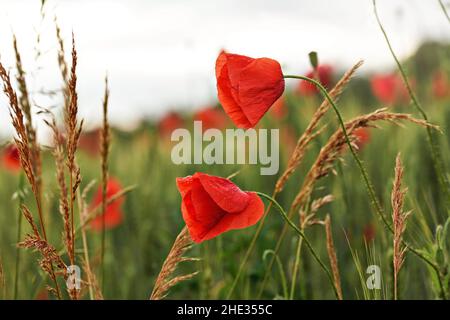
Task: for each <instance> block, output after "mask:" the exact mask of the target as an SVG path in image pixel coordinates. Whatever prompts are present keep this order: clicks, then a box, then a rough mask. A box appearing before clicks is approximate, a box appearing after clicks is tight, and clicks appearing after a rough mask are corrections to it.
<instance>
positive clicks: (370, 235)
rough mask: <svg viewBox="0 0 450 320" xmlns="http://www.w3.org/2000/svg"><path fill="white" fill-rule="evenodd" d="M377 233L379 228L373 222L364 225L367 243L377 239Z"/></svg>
mask: <svg viewBox="0 0 450 320" xmlns="http://www.w3.org/2000/svg"><path fill="white" fill-rule="evenodd" d="M376 233H377V230H376V228H375V225H374V224H373V223H368V224H366V225H365V226H364V230H363V236H364V240H365V241H366V242H367V243H369V242H371V241H373V240H375V236H376Z"/></svg>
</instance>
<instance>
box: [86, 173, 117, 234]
mask: <svg viewBox="0 0 450 320" xmlns="http://www.w3.org/2000/svg"><path fill="white" fill-rule="evenodd" d="M121 190H122V186H121V184H120V182H119V181H118V180H117V179H116V178H114V177H110V178H109V179H108V182H107V184H106V199H111V198H112V197H113V196H114V195H115V194H117V193H118V192H120V191H121ZM102 198H103V197H102V186H101V185H100V186H99V187H98V189H97V192H96V194H95V197H94V200H93V201H92V204H91V208H97V207H99V206H101V203H102ZM124 201H125V198H124V197H119V198H117V199H115V200H114V201H113V202H111V203H110V204H108V205H107V206H106V211H105V228H106V229H112V228H114V227H117V226H118V225H120V224H121V223H122V221H123V213H122V208H121V207H122V204H123V202H124ZM102 226H103V215H101V214H100V215H98V216H96V217H95V218H94V219H93V220H92V221H91V228H92V230H95V231H101V230H102Z"/></svg>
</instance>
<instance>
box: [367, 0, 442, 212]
mask: <svg viewBox="0 0 450 320" xmlns="http://www.w3.org/2000/svg"><path fill="white" fill-rule="evenodd" d="M372 3H373V10H374V13H375V17H376V19H377V22H378V26H379V27H380V29H381V32H382V33H383V36H384V39H385V40H386V43H387V45H388V48H389V51H390V52H391V55H392V57H393V58H394V60H395V63H396V64H397V67H398V70H399V71H400V74H401V76H402V79H403V83H404V84H405V87H406V90H407V91H408V95H409V97H410V98H411V101H412V102H413V105H414V106H415V107H416V109H417V111H418V112H419V113H420V115H421V116H422V118H423V119H424V120H425V121H428V116H427V114H426V113H425V111H424V109H423V107H422V105H421V103H420V102H419V100H418V99H417V97H416V95H415V94H414V92H413V90H412V88H411V85H410V83H409V81H408V77H407V75H406V72H405V69H404V68H403V66H402V64H401V63H400V60H399V59H398V58H397V55H396V54H395V52H394V49H393V48H392V45H391V42H390V41H389V38H388V36H387V33H386V31H385V30H384V27H383V24H382V23H381V20H380V17H379V16H378V11H377V5H376V0H372ZM441 4H442V2H441ZM444 10H445V8H444ZM426 130H427V136H428V144H429V145H430V150H431V158H432V160H433V165H434V170H435V173H436V176H437V178H438V181H439V185H440V189H441V190H442V193H443V196H444V199H445V203H446V207H447V214H449V215H450V211H449V209H450V183H449V181H448V178H447V176H446V174H445V170H444V162H443V160H442V155H441V153H440V149H439V146H438V144H437V141H436V140H435V137H434V134H433V131H432V129H431V128H430V127H427V128H426Z"/></svg>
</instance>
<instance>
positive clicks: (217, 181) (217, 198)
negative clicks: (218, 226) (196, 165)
mask: <svg viewBox="0 0 450 320" xmlns="http://www.w3.org/2000/svg"><path fill="white" fill-rule="evenodd" d="M196 176H197V177H198V178H199V180H200V183H201V184H202V186H203V188H205V191H206V192H207V193H208V194H209V196H210V197H211V198H212V200H214V202H215V203H216V204H217V205H218V206H219V207H220V208H221V209H223V210H225V211H226V212H230V213H233V212H240V211H242V210H244V209H245V208H246V207H247V205H248V202H249V196H248V195H247V193H245V192H244V191H242V190H241V189H239V188H238V186H236V185H235V184H234V183H233V182H231V181H230V180H228V179H225V178H221V177H214V176H210V175H207V174H204V173H196Z"/></svg>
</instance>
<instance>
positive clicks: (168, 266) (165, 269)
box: [150, 227, 198, 300]
mask: <svg viewBox="0 0 450 320" xmlns="http://www.w3.org/2000/svg"><path fill="white" fill-rule="evenodd" d="M191 245H192V240H191V237H190V235H189V232H188V230H187V227H184V228H183V230H181V232H180V234H179V235H178V236H177V238H176V240H175V242H174V244H173V246H172V249H170V252H169V255H168V256H167V258H166V260H165V261H164V263H163V265H162V268H161V271H160V273H159V275H158V278H157V279H156V282H155V286H154V287H153V291H152V294H151V295H150V300H161V299H164V297H165V296H166V295H167V293H168V291H169V289H170V288H171V287H173V286H174V285H176V284H177V283H179V282H181V281H185V280H189V279H191V278H192V277H194V276H195V275H196V274H197V273H198V272H193V273H190V274H187V275H182V276H175V277H173V273H174V272H175V270H176V268H177V266H178V264H179V263H181V262H184V261H193V260H196V259H193V258H186V257H184V256H183V255H184V253H185V252H186V251H187V250H188V249H189V248H190V247H191Z"/></svg>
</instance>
